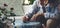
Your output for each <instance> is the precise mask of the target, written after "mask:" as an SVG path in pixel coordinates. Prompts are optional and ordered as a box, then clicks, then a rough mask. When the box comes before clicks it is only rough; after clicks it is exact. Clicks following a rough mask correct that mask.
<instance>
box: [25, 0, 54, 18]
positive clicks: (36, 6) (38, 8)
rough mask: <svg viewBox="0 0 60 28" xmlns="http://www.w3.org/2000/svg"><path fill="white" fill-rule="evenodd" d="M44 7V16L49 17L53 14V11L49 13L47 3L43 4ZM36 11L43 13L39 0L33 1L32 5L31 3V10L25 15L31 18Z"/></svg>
mask: <svg viewBox="0 0 60 28" xmlns="http://www.w3.org/2000/svg"><path fill="white" fill-rule="evenodd" d="M45 9H46V13H44V16H45V18H50V17H51V16H54V13H50V12H49V11H48V10H50V8H49V4H47V5H46V6H45ZM36 13H43V9H42V5H41V4H40V1H39V0H35V1H34V3H33V5H32V10H31V11H30V12H29V13H28V14H26V15H28V17H29V18H31V17H32V16H33V15H34V14H36ZM50 15H51V16H50Z"/></svg>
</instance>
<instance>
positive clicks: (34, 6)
mask: <svg viewBox="0 0 60 28" xmlns="http://www.w3.org/2000/svg"><path fill="white" fill-rule="evenodd" d="M37 9H38V8H37V1H34V3H33V5H32V9H31V10H29V12H28V13H27V14H26V15H27V16H28V17H29V18H31V17H32V16H33V15H34V14H36V13H37V11H38V10H37Z"/></svg>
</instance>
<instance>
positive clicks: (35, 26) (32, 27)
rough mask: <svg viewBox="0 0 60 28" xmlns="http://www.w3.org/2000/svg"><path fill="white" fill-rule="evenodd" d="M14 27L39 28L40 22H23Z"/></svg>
mask: <svg viewBox="0 0 60 28" xmlns="http://www.w3.org/2000/svg"><path fill="white" fill-rule="evenodd" d="M15 26H16V27H17V28H40V26H41V24H40V22H27V23H23V22H21V21H20V22H19V21H18V22H16V23H15Z"/></svg>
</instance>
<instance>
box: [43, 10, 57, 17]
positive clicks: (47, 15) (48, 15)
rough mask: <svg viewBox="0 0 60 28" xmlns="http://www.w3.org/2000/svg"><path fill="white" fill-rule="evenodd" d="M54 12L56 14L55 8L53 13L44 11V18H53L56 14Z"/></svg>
mask: <svg viewBox="0 0 60 28" xmlns="http://www.w3.org/2000/svg"><path fill="white" fill-rule="evenodd" d="M56 14H57V10H55V12H54V13H49V12H48V13H45V14H44V16H45V18H54V17H55V16H56Z"/></svg>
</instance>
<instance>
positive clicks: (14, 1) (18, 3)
mask: <svg viewBox="0 0 60 28" xmlns="http://www.w3.org/2000/svg"><path fill="white" fill-rule="evenodd" d="M4 3H6V4H8V7H7V9H8V10H9V8H11V7H13V8H14V9H15V13H16V14H17V15H23V14H24V13H23V10H22V3H23V0H0V6H3V4H4Z"/></svg>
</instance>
